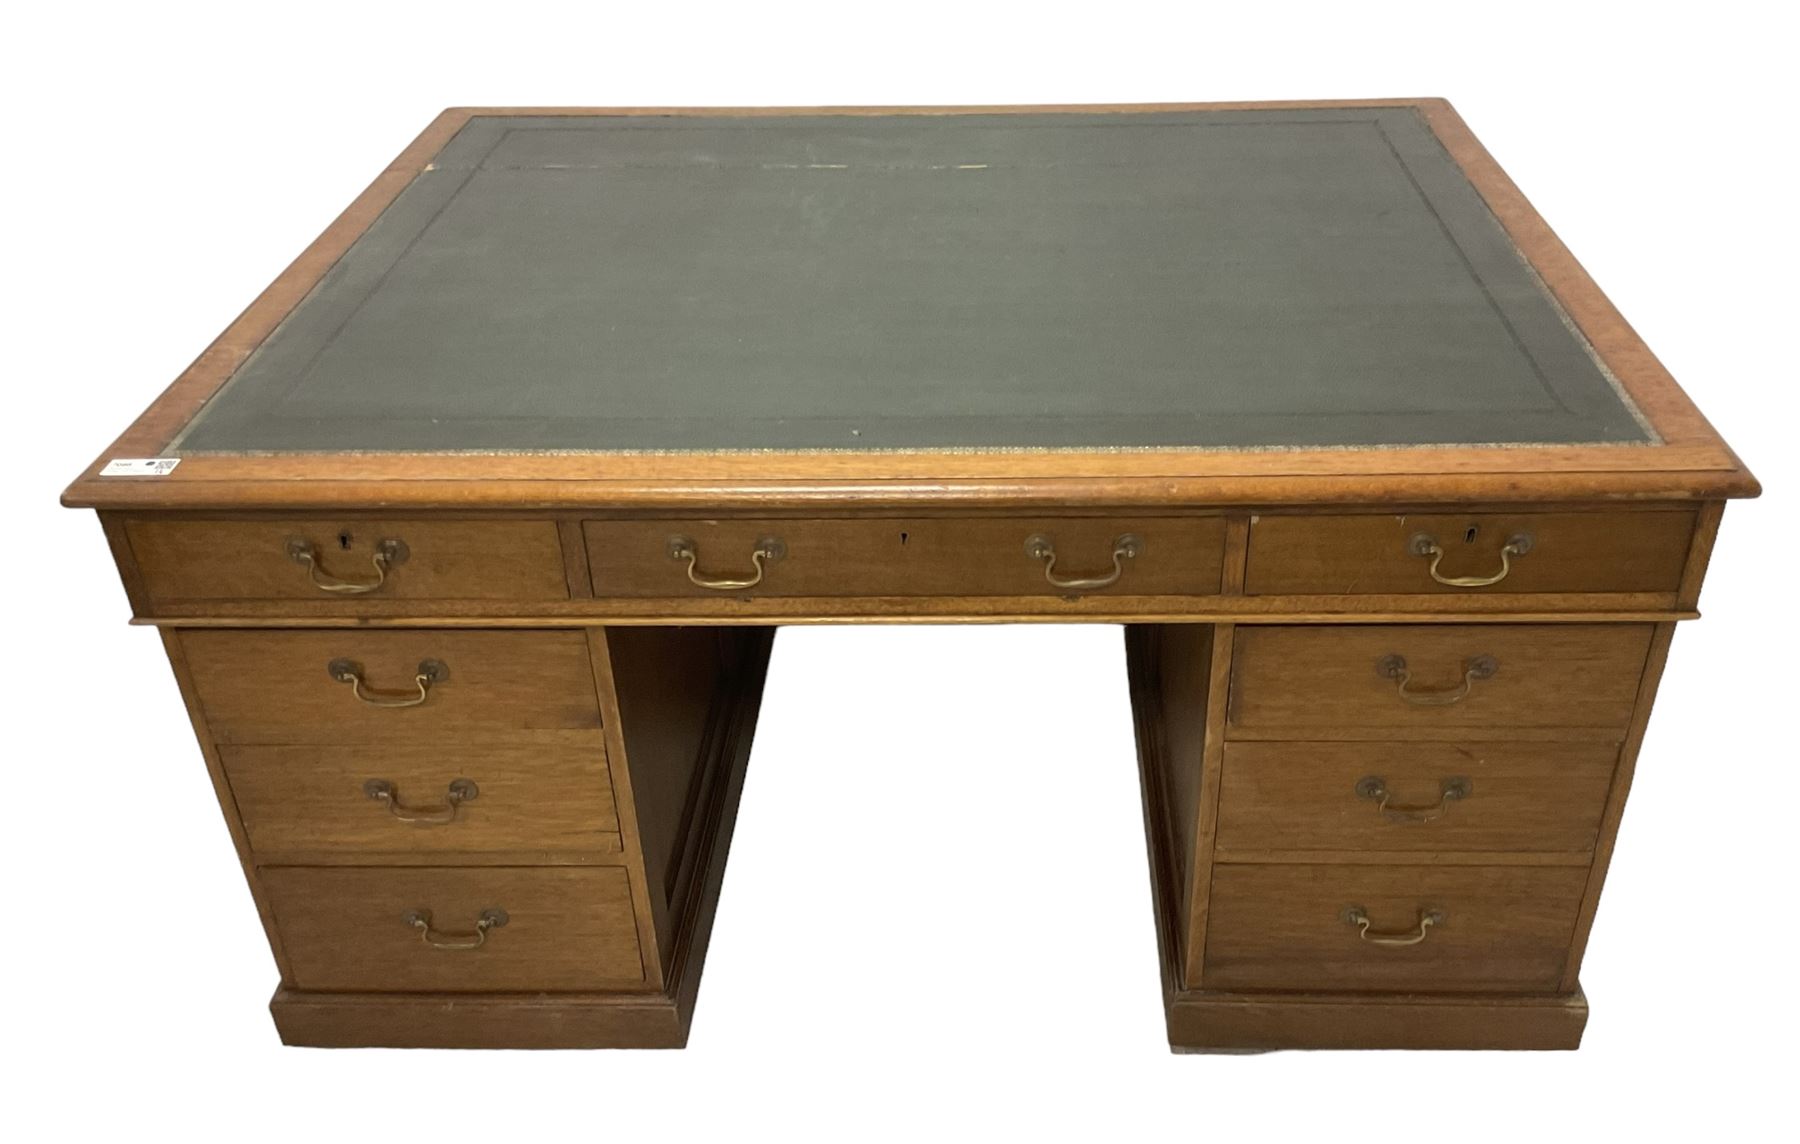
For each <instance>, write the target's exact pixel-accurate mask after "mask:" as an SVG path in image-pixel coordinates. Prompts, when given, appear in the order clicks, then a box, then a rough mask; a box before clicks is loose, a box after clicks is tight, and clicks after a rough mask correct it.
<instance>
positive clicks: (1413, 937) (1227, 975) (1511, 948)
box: [1203, 865, 1588, 993]
mask: <svg viewBox="0 0 1800 1144" xmlns="http://www.w3.org/2000/svg"><path fill="white" fill-rule="evenodd" d="M1587 876H1588V872H1587V869H1586V867H1579V868H1570V867H1528V866H1507V867H1494V866H1463V867H1434V866H1285V865H1282V866H1274V865H1268V866H1219V867H1215V868H1214V870H1213V883H1212V897H1211V905H1210V906H1209V907H1208V921H1207V930H1206V963H1205V969H1204V971H1203V972H1204V981H1205V985H1206V988H1208V989H1297V990H1306V991H1308V992H1321V993H1330V992H1337V991H1340V990H1394V991H1401V992H1411V991H1418V992H1521V993H1530V992H1552V991H1555V990H1556V989H1558V988H1559V986H1560V982H1561V979H1562V973H1563V968H1564V964H1565V962H1566V961H1567V958H1568V953H1569V943H1570V941H1571V939H1572V937H1573V935H1574V931H1575V916H1576V914H1577V912H1578V911H1579V909H1580V906H1581V896H1582V892H1583V890H1584V889H1585V888H1586V886H1587ZM1428 917H1429V918H1432V919H1433V922H1432V924H1429V925H1426V924H1424V923H1423V919H1426V918H1428ZM1365 929H1366V932H1365ZM1421 934H1422V935H1423V937H1422V938H1421V937H1420V935H1421Z"/></svg>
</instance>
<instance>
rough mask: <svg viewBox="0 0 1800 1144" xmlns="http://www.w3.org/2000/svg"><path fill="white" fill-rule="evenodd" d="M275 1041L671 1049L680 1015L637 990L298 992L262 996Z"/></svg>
mask: <svg viewBox="0 0 1800 1144" xmlns="http://www.w3.org/2000/svg"><path fill="white" fill-rule="evenodd" d="M269 1012H270V1013H272V1014H273V1015H274V1017H275V1027H276V1029H277V1030H279V1031H280V1033H281V1040H282V1043H283V1044H287V1045H307V1046H311V1047H314V1048H326V1049H351V1048H384V1049H603V1048H610V1049H679V1048H682V1047H683V1046H685V1045H686V1044H687V1033H688V1018H689V1017H690V1016H691V1015H692V1010H691V1009H688V1010H687V1011H683V1010H682V1008H681V1007H680V1006H679V1005H678V1004H677V1003H676V1001H675V999H674V998H672V997H667V996H664V995H662V994H656V993H652V994H645V995H643V996H640V997H628V996H621V995H619V994H605V993H594V994H544V995H541V996H519V995H505V996H499V995H481V994H475V995H469V994H420V993H300V992H295V991H293V990H288V989H281V990H277V991H276V993H275V998H274V1000H272V1001H270V1002H269Z"/></svg>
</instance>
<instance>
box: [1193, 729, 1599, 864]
mask: <svg viewBox="0 0 1800 1144" xmlns="http://www.w3.org/2000/svg"><path fill="white" fill-rule="evenodd" d="M1617 759H1618V748H1617V747H1615V746H1614V745H1613V744H1611V743H1517V742H1506V741H1497V742H1489V741H1471V742H1417V741H1415V742H1399V743H1282V742H1268V743H1247V742H1244V741H1242V740H1239V741H1236V742H1232V743H1227V744H1226V746H1225V767H1224V776H1223V779H1222V781H1221V784H1220V788H1219V833H1218V847H1219V850H1220V851H1221V852H1222V853H1224V852H1230V851H1251V852H1268V851H1319V850H1363V851H1371V850H1372V851H1381V850H1391V851H1475V850H1491V851H1543V852H1560V853H1582V854H1585V853H1588V852H1590V851H1592V850H1593V847H1594V839H1595V838H1596V837H1597V836H1598V834H1599V830H1600V816H1601V813H1602V812H1603V811H1604V809H1605V807H1606V795H1607V792H1608V790H1610V789H1611V787H1612V777H1613V765H1614V763H1615V762H1616V761H1617Z"/></svg>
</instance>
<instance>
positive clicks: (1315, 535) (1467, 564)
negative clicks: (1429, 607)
mask: <svg viewBox="0 0 1800 1144" xmlns="http://www.w3.org/2000/svg"><path fill="white" fill-rule="evenodd" d="M1693 533H1694V514H1693V513H1692V512H1690V511H1686V510H1680V511H1668V512H1662V511H1656V512H1648V511H1646V512H1613V513H1596V512H1524V513H1418V514H1413V513H1408V514H1401V515H1396V514H1393V513H1386V514H1374V513H1371V514H1368V515H1347V516H1258V517H1255V518H1253V519H1252V520H1251V522H1250V554H1249V563H1248V565H1247V567H1246V568H1245V571H1244V591H1245V593H1246V594H1249V595H1276V594H1283V593H1295V594H1325V595H1340V594H1342V595H1349V594H1357V595H1367V594H1371V593H1432V592H1450V593H1458V592H1461V593H1467V592H1480V591H1487V592H1673V591H1675V590H1676V588H1677V587H1679V586H1680V584H1681V574H1682V571H1683V569H1684V568H1685V567H1686V564H1687V556H1688V542H1689V541H1690V540H1691V539H1692V537H1693Z"/></svg>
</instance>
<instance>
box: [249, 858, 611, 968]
mask: <svg viewBox="0 0 1800 1144" xmlns="http://www.w3.org/2000/svg"><path fill="white" fill-rule="evenodd" d="M260 877H261V879H262V884H263V888H264V889H265V891H266V892H267V896H268V899H269V907H270V912H271V913H273V914H274V917H275V927H276V929H277V930H278V931H279V933H280V935H281V946H282V949H283V950H284V951H285V952H286V953H287V958H288V964H289V966H290V967H291V969H292V972H293V980H292V981H290V982H288V984H289V985H290V986H291V987H293V988H295V989H318V990H392V991H396V992H407V991H420V992H453V993H460V992H470V993H486V992H494V991H503V990H534V991H535V990H586V989H604V988H613V989H617V988H620V987H621V986H622V985H628V984H635V983H637V982H641V981H642V980H643V978H644V967H643V960H642V957H641V956H640V954H639V951H638V939H637V922H636V918H635V916H634V914H633V913H632V908H631V887H630V883H629V881H628V880H627V878H626V874H625V871H624V870H623V869H622V868H620V867H617V866H588V867H550V868H540V869H533V868H502V869H480V868H469V869H445V868H437V867H421V868H414V869H380V868H368V867H359V868H355V869H330V868H320V867H306V866H274V867H265V868H263V870H262V871H261V872H260ZM484 917H485V918H486V919H488V921H490V922H496V921H497V922H499V923H500V924H494V925H484V924H483V921H482V919H483V918H484Z"/></svg>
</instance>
